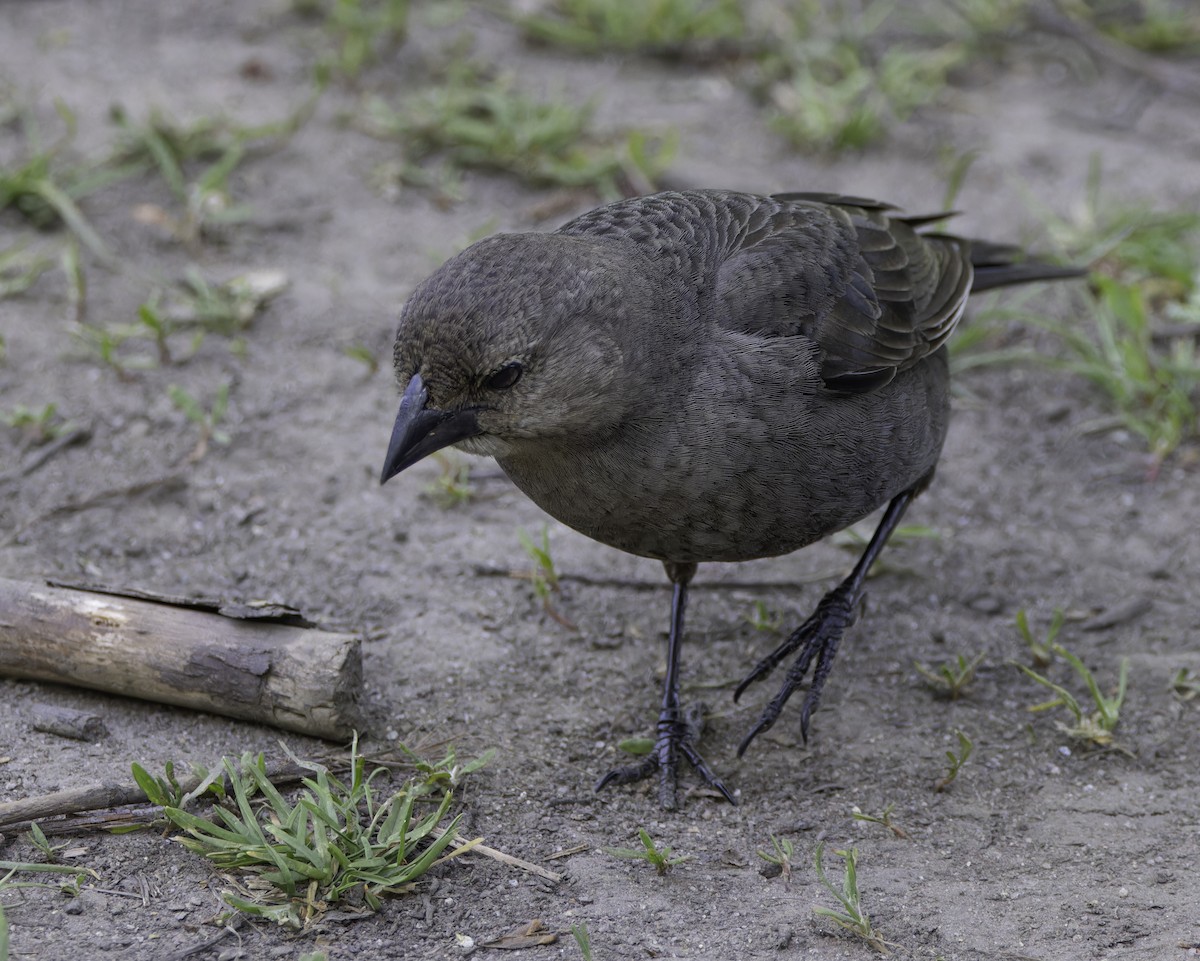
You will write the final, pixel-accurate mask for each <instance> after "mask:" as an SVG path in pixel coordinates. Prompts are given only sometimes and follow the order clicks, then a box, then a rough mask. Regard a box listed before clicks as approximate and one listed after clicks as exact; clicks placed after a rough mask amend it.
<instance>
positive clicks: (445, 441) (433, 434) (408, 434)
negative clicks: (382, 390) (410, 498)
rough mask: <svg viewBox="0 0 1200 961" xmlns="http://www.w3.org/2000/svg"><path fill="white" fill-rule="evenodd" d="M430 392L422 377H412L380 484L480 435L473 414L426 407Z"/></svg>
mask: <svg viewBox="0 0 1200 961" xmlns="http://www.w3.org/2000/svg"><path fill="white" fill-rule="evenodd" d="M428 402H429V392H428V391H427V390H426V389H425V384H424V382H422V380H421V375H420V374H413V378H412V380H410V381H409V382H408V386H407V387H406V388H405V389H404V396H403V397H402V398H401V399H400V413H398V414H397V415H396V425H395V426H394V427H393V428H392V439H391V442H390V443H389V444H388V451H387V457H386V458H385V459H384V462H383V474H382V475H381V476H380V478H379V483H381V484H386V483H387V482H388V480H389V479H391V478H392V477H395V476H396V475H397V474H399V473H400V472H401V471H402V470H404V468H406V467H412V465H413V464H415V463H416V462H417V461H419V460H420V459H421V458H422V457H426V456H428V455H429V454H432V453H433V452H434V451H435V450H441V449H442V448H443V447H449V446H450V445H451V444H453V443H456V442H457V441H460V440H466V439H467V438H468V437H475V436H476V435H477V434H479V433H480V429H479V420H478V418H477V417H476V414H475V411H473V410H437V409H436V408H431V407H427V406H426V404H427V403H428Z"/></svg>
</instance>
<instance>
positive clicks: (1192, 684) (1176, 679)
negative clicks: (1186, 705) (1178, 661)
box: [1171, 667, 1200, 701]
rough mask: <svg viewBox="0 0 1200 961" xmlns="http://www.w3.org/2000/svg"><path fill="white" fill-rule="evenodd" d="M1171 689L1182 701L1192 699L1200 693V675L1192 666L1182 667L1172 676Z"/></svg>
mask: <svg viewBox="0 0 1200 961" xmlns="http://www.w3.org/2000/svg"><path fill="white" fill-rule="evenodd" d="M1171 691H1172V693H1173V694H1174V695H1175V696H1176V697H1177V698H1179V700H1181V701H1190V700H1192V699H1193V698H1195V697H1197V696H1198V695H1200V677H1197V676H1196V675H1195V674H1194V673H1193V672H1192V671H1191V669H1190V668H1186V667H1181V668H1180V669H1179V670H1178V671H1176V672H1175V674H1174V675H1173V676H1172V677H1171Z"/></svg>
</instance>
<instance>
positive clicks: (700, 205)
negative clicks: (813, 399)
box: [559, 190, 972, 393]
mask: <svg viewBox="0 0 1200 961" xmlns="http://www.w3.org/2000/svg"><path fill="white" fill-rule="evenodd" d="M893 211H894V208H892V207H889V206H887V205H886V204H881V203H878V202H877V201H874V200H867V199H864V198H862V197H848V196H840V195H836V194H815V193H789V194H777V195H776V196H773V197H763V196H758V195H754V194H746V193H737V192H731V191H720V190H691V191H680V192H668V193H661V194H654V195H652V196H649V197H636V198H633V199H631V200H627V201H621V202H618V203H615V204H609V205H608V206H606V207H600V208H597V209H596V210H592V211H589V212H588V213H585V214H583V215H582V216H580V217H577V218H576V219H575V220H572V221H571V222H570V223H568V224H565V225H564V226H562V227H561V228H559V233H564V234H575V235H586V236H589V237H611V238H613V239H618V240H620V241H622V242H632V243H633V244H635V245H636V246H637V247H638V248H640V249H641V250H642V251H643V252H644V253H646V254H647V256H648V257H650V258H652V259H653V260H654V261H655V263H656V265H657V266H658V268H659V269H663V268H668V269H670V270H671V272H674V273H676V274H683V275H684V276H688V277H691V278H694V281H693V283H694V286H695V288H696V289H697V290H698V291H699V292H700V294H699V296H700V298H701V299H702V300H704V301H706V302H705V303H702V304H699V305H698V307H699V314H700V316H708V317H715V318H716V322H717V323H718V324H719V325H720V326H722V327H724V328H726V329H727V330H731V331H737V332H739V333H743V334H750V335H752V336H760V337H789V336H803V337H807V338H809V339H810V340H812V341H814V342H815V343H816V344H817V346H818V348H819V350H820V358H821V376H822V379H823V380H824V382H825V384H826V385H827V386H828V387H830V388H831V389H833V390H837V391H844V392H848V393H862V392H866V391H871V390H875V389H877V388H879V387H882V386H883V385H884V384H886V383H888V382H889V381H890V380H891V379H892V378H893V377H894V376H895V375H896V373H897V372H898V371H900V370H903V369H905V368H906V367H909V366H911V365H913V364H915V363H917V362H918V361H919V360H920V359H921V358H922V357H924V356H926V355H927V354H929V353H932V352H933V351H935V350H937V349H938V348H939V347H940V346H941V345H942V344H943V343H944V342H945V340H946V338H947V337H949V336H950V334H951V332H952V331H953V330H954V326H955V325H956V324H957V323H958V320H959V318H960V317H961V316H962V313H963V308H964V306H965V304H966V299H967V295H968V293H969V292H970V289H971V281H972V266H971V249H970V247H971V245H970V243H969V242H967V241H962V240H959V239H958V238H955V237H951V236H948V235H943V234H930V235H924V236H923V235H921V234H919V233H918V228H920V227H921V226H924V225H926V224H929V223H933V222H935V221H938V220H941V219H943V218H944V217H945V216H947V215H945V214H939V215H937V216H936V217H914V218H905V217H899V216H896V215H895V214H894V213H893Z"/></svg>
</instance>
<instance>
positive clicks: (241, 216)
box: [108, 101, 314, 246]
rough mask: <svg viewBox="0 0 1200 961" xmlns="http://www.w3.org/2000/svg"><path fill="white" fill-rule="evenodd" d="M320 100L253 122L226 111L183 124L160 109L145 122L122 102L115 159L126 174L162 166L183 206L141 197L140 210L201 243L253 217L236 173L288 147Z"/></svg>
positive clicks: (116, 110)
mask: <svg viewBox="0 0 1200 961" xmlns="http://www.w3.org/2000/svg"><path fill="white" fill-rule="evenodd" d="M313 105H314V101H310V102H307V103H305V104H303V105H302V106H301V107H300V108H299V109H297V110H296V111H295V112H294V113H293V114H292V115H290V116H288V117H286V118H285V119H283V120H281V121H277V122H275V123H269V124H263V125H261V126H252V127H251V126H242V125H239V124H237V123H235V122H233V121H231V120H229V119H227V118H223V117H201V118H200V119H198V120H195V121H193V122H192V123H190V124H182V123H180V122H178V121H176V120H174V119H172V118H170V117H168V116H166V115H165V114H163V113H162V112H161V111H157V110H155V111H152V112H151V113H150V116H149V117H148V119H147V120H145V121H144V122H142V123H137V122H135V121H134V120H132V119H131V118H130V117H129V115H128V114H127V113H126V112H125V109H124V108H123V107H121V106H119V105H117V106H114V107H113V108H112V111H111V114H110V115H111V119H112V121H113V123H115V124H116V126H117V129H118V142H117V146H116V148H115V149H114V151H113V154H112V156H111V157H110V158H109V161H108V164H109V166H110V167H113V168H115V169H117V170H120V171H122V172H124V173H130V172H133V173H137V172H142V171H154V172H156V173H157V174H158V175H159V177H161V178H162V181H163V183H165V184H166V186H167V189H168V190H170V192H171V194H172V196H173V197H174V199H175V202H176V204H177V205H178V207H179V212H177V213H171V212H168V211H166V210H164V209H163V208H162V207H159V206H158V205H156V204H141V205H139V206H138V207H137V208H135V210H134V216H135V217H136V219H137V220H139V221H140V222H142V223H145V224H150V225H153V226H157V227H161V228H163V229H164V230H165V231H166V232H167V233H168V234H170V235H171V236H172V237H174V238H175V239H176V240H178V241H180V242H181V243H184V244H187V245H189V246H190V245H194V244H195V243H196V242H197V241H199V240H203V239H214V238H216V237H217V236H218V232H219V231H220V229H222V228H224V227H227V226H229V225H231V224H236V223H240V222H242V221H244V220H246V219H247V218H248V217H249V215H250V211H249V208H247V207H245V206H242V205H237V204H234V203H233V202H232V196H233V190H232V188H231V187H230V183H229V180H230V178H231V177H232V176H233V174H234V173H235V172H236V171H237V169H238V168H239V167H240V166H241V164H242V163H243V161H245V160H246V159H247V158H248V157H250V156H251V155H252V154H254V153H263V152H267V151H270V150H273V149H277V148H278V147H280V146H282V145H283V144H284V143H285V142H286V141H287V140H288V138H290V137H291V135H292V134H294V133H295V132H296V131H297V130H298V129H300V127H301V126H302V125H303V124H304V122H305V121H306V120H307V119H308V116H309V114H311V112H312V108H313Z"/></svg>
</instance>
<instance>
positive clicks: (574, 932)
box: [571, 924, 592, 961]
mask: <svg viewBox="0 0 1200 961" xmlns="http://www.w3.org/2000/svg"><path fill="white" fill-rule="evenodd" d="M571 937H573V938H574V939H575V943H576V944H577V945H579V953H580V954H581V955H582V956H583V961H592V938H591V935H590V934H588V929H587V925H586V924H572V925H571Z"/></svg>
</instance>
